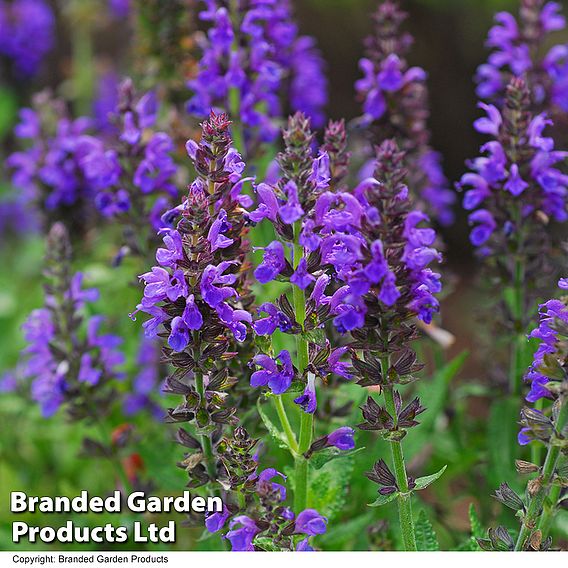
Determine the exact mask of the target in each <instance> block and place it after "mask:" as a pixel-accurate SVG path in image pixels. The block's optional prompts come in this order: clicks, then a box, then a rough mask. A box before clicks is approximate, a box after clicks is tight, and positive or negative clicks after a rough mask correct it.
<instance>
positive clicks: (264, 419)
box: [256, 398, 290, 450]
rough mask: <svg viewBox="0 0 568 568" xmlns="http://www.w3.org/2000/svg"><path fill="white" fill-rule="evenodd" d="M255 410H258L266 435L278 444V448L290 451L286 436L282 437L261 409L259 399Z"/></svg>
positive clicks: (282, 434) (281, 433)
mask: <svg viewBox="0 0 568 568" xmlns="http://www.w3.org/2000/svg"><path fill="white" fill-rule="evenodd" d="M256 408H257V409H258V414H259V416H260V418H261V420H262V422H263V424H264V425H265V426H266V429H267V430H268V433H269V434H270V435H271V436H272V437H273V438H274V440H275V441H276V443H277V444H278V447H279V448H283V449H285V450H290V446H289V445H288V440H287V439H286V436H285V435H284V433H283V432H281V431H280V430H278V428H277V427H276V426H275V425H274V423H273V422H272V420H270V418H269V417H268V415H267V414H266V412H265V411H264V409H263V408H262V403H261V401H260V398H259V399H258V400H257V403H256Z"/></svg>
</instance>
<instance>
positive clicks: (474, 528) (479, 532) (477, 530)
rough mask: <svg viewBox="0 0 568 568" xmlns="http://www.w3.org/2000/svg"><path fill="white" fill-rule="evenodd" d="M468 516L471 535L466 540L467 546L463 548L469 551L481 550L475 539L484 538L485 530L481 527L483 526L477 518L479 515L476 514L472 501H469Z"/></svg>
mask: <svg viewBox="0 0 568 568" xmlns="http://www.w3.org/2000/svg"><path fill="white" fill-rule="evenodd" d="M468 516H469V525H470V527H471V536H470V537H469V540H468V542H467V548H464V550H471V551H477V550H481V547H480V546H479V543H478V542H477V539H484V538H485V533H486V531H485V530H484V529H483V526H482V524H481V521H480V520H479V516H478V515H477V511H476V509H475V506H474V505H473V503H471V504H470V506H469V512H468Z"/></svg>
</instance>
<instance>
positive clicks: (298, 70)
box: [187, 0, 327, 156]
mask: <svg viewBox="0 0 568 568" xmlns="http://www.w3.org/2000/svg"><path fill="white" fill-rule="evenodd" d="M199 17H200V18H201V19H202V20H203V21H205V22H210V23H211V27H210V28H209V30H208V32H207V37H206V38H204V39H203V43H202V46H201V48H202V57H201V60H200V62H199V72H198V73H197V76H196V77H195V78H194V79H192V80H190V81H189V84H188V86H189V88H190V90H191V91H192V93H193V96H192V97H191V99H190V101H189V102H188V105H187V108H188V112H189V113H190V114H192V115H195V116H198V117H206V116H207V115H208V114H209V112H210V110H211V109H214V110H216V111H217V112H219V111H224V112H229V111H230V114H231V115H232V116H233V119H234V120H237V119H238V120H240V121H242V124H243V125H244V126H245V127H246V131H247V134H248V136H247V139H246V150H247V156H248V155H249V154H250V153H252V152H253V151H254V150H255V149H258V145H259V144H262V143H266V142H272V141H274V140H275V139H276V137H277V135H278V132H279V119H280V118H281V117H282V115H283V114H284V112H286V111H287V110H289V109H287V108H286V107H285V104H286V103H285V101H288V102H289V104H290V107H291V109H292V110H299V111H303V112H305V113H306V114H308V115H309V116H311V117H312V119H313V120H314V122H315V123H316V124H317V125H321V124H322V123H323V118H324V117H323V113H322V107H323V106H324V105H325V103H326V101H327V93H326V79H325V76H324V74H323V69H322V68H323V65H322V60H321V57H320V55H319V52H318V51H317V50H316V49H315V47H314V42H313V39H312V38H310V37H305V36H299V35H298V29H297V26H296V25H295V24H294V23H293V21H292V17H291V8H290V5H289V2H288V0H285V1H280V0H263V1H259V0H239V1H237V2H229V1H228V0H208V1H207V2H206V8H205V9H204V10H203V11H202V12H201V13H200V14H199ZM239 150H240V151H242V152H244V151H245V148H239Z"/></svg>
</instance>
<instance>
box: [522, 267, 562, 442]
mask: <svg viewBox="0 0 568 568" xmlns="http://www.w3.org/2000/svg"><path fill="white" fill-rule="evenodd" d="M558 286H559V287H560V288H561V289H562V290H568V278H562V279H561V280H560V281H559V283H558ZM529 337H531V338H535V339H538V340H539V341H540V345H539V347H538V349H537V350H536V352H535V354H534V359H533V362H532V364H531V366H530V368H529V370H528V372H527V373H526V375H525V380H526V381H527V382H528V383H529V384H530V391H529V393H528V394H527V397H526V400H527V401H528V402H532V403H534V402H536V401H538V400H541V399H550V400H556V399H557V398H558V397H559V396H565V392H564V391H565V390H566V372H565V369H566V365H567V352H566V341H567V339H568V306H567V305H566V297H563V298H560V299H553V300H548V301H547V302H544V303H543V304H541V305H540V307H539V325H538V327H537V328H536V329H534V330H533V331H532V332H531V333H530V335H529ZM542 419H544V416H542ZM539 434H542V431H540V430H538V429H537V431H536V432H534V431H533V430H532V429H531V428H530V427H524V428H522V429H521V432H520V434H519V442H520V443H521V444H528V443H529V442H530V441H531V440H532V439H534V438H533V437H532V436H536V438H537V439H541V438H540V436H539Z"/></svg>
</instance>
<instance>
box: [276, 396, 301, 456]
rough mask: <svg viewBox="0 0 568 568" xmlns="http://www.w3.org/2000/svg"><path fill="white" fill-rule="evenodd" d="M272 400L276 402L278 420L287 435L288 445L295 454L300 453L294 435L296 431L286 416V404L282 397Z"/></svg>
mask: <svg viewBox="0 0 568 568" xmlns="http://www.w3.org/2000/svg"><path fill="white" fill-rule="evenodd" d="M272 400H274V406H275V407H276V412H277V414H278V418H279V419H280V424H281V425H282V429H283V430H284V433H285V434H286V439H287V440H288V445H289V446H290V448H292V450H293V451H294V452H295V453H298V442H297V441H296V435H295V434H294V430H292V425H291V424H290V420H289V419H288V415H287V414H286V409H285V408H284V402H283V401H282V395H278V396H275V397H273V398H272Z"/></svg>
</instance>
